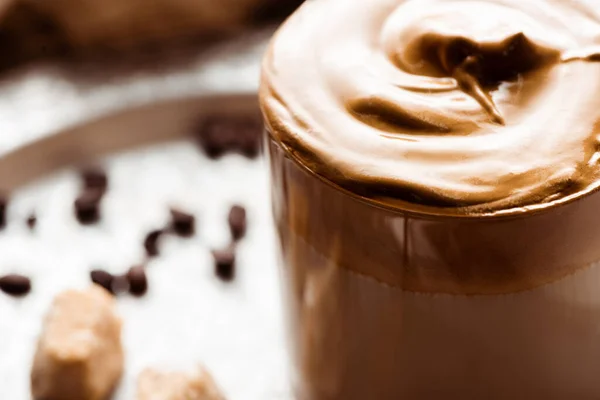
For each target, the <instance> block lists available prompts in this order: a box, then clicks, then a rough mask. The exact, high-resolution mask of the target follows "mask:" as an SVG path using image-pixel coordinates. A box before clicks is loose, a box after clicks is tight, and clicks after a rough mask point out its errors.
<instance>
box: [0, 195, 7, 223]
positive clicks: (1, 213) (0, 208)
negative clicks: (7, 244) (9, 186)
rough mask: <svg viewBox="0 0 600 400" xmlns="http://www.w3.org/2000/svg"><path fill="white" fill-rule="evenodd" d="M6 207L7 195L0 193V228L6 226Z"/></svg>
mask: <svg viewBox="0 0 600 400" xmlns="http://www.w3.org/2000/svg"><path fill="white" fill-rule="evenodd" d="M7 208H8V197H6V196H3V195H0V229H4V228H5V227H6V209H7Z"/></svg>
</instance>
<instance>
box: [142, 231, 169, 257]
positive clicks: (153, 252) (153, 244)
mask: <svg viewBox="0 0 600 400" xmlns="http://www.w3.org/2000/svg"><path fill="white" fill-rule="evenodd" d="M164 233H165V231H164V230H163V229H157V230H155V231H152V232H150V233H148V234H147V235H146V239H144V248H145V249H146V254H147V255H148V257H156V256H158V254H159V250H158V241H159V239H160V237H161V236H162V235H163V234H164Z"/></svg>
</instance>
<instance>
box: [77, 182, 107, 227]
mask: <svg viewBox="0 0 600 400" xmlns="http://www.w3.org/2000/svg"><path fill="white" fill-rule="evenodd" d="M103 195H104V192H102V191H101V190H99V189H86V190H84V191H83V193H81V194H80V195H79V197H78V198H77V199H76V200H75V216H76V217H77V220H78V221H79V222H80V223H81V224H83V225H91V224H94V223H96V222H98V220H99V219H100V201H101V200H102V196H103Z"/></svg>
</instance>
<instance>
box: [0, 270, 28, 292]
mask: <svg viewBox="0 0 600 400" xmlns="http://www.w3.org/2000/svg"><path fill="white" fill-rule="evenodd" d="M0 290H2V291H3V292H4V293H6V294H9V295H11V296H25V295H26V294H28V293H29V292H30V291H31V280H30V279H29V278H28V277H26V276H23V275H17V274H11V275H5V276H3V277H2V278H0Z"/></svg>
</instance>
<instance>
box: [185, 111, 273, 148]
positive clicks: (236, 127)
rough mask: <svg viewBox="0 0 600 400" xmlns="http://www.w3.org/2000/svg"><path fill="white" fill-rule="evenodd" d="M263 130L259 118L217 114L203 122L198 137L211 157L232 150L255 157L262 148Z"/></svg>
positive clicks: (200, 143)
mask: <svg viewBox="0 0 600 400" xmlns="http://www.w3.org/2000/svg"><path fill="white" fill-rule="evenodd" d="M262 131H263V126H262V124H261V123H260V119H258V118H253V117H247V116H224V115H215V116H211V117H209V118H207V119H205V120H204V121H203V122H202V124H201V126H200V128H199V129H198V131H197V134H196V139H197V141H198V144H199V145H200V147H202V149H203V150H204V152H205V153H206V155H207V156H208V157H210V158H219V157H221V156H223V155H224V154H226V153H230V152H235V153H241V154H243V155H245V156H246V157H249V158H254V157H256V156H257V155H258V153H259V150H260V138H261V135H262Z"/></svg>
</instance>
